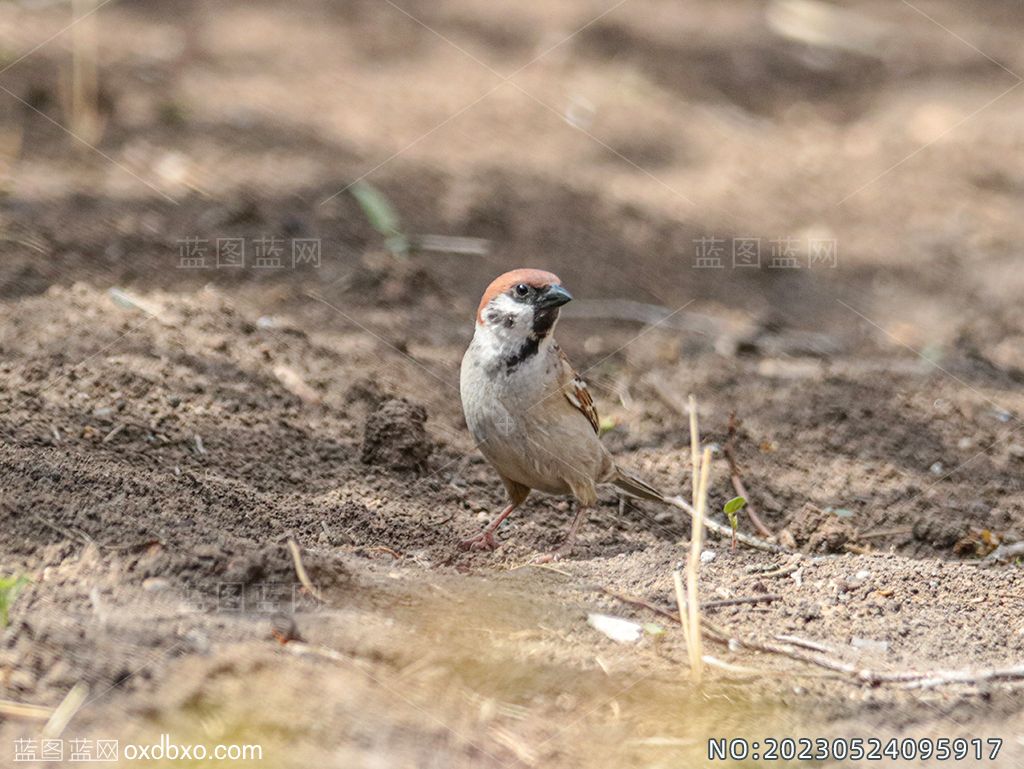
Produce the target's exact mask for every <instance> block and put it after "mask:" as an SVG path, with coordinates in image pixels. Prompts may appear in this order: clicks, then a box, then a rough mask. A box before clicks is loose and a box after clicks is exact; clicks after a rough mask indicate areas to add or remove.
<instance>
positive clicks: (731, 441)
mask: <svg viewBox="0 0 1024 769" xmlns="http://www.w3.org/2000/svg"><path fill="white" fill-rule="evenodd" d="M736 427H737V421H736V412H735V411H734V412H733V413H731V414H730V415H729V434H728V438H726V441H725V446H724V449H723V450H724V452H725V458H726V460H727V461H728V462H729V475H730V477H731V479H732V487H733V489H735V490H736V494H737V496H740V497H743V499H745V500H746V502H747V504H746V507H745V508H744V509H745V510H746V513H747V515H748V516H749V517H750V522H751V523H752V524H754V528H755V529H757V530H758V532H759V533H760V534H761V536H763V537H774V536H775V532H773V531H772V530H771V529H769V528H768V527H767V526H766V525H765V523H764V521H762V520H761V517H760V516H759V515H758V514H757V508H756V507H755V506H754V502H753V500H751V499H750V495H749V494H748V493H747V489H746V487H745V486H744V485H743V478H742V477H740V469H739V464H738V463H737V462H736Z"/></svg>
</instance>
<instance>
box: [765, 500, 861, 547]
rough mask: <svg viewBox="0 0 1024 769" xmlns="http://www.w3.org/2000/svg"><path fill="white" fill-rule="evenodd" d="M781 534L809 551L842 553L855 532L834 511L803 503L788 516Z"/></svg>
mask: <svg viewBox="0 0 1024 769" xmlns="http://www.w3.org/2000/svg"><path fill="white" fill-rule="evenodd" d="M787 535H788V536H787ZM783 536H784V537H785V538H786V539H789V538H792V544H794V545H795V546H799V547H801V548H803V549H804V550H806V551H807V552H809V553H842V552H844V547H845V545H846V543H847V542H850V541H851V540H853V539H854V537H855V536H856V532H855V531H854V529H853V527H852V526H850V525H849V524H848V523H846V522H845V521H844V520H843V519H842V518H841V517H840V516H839V515H838V514H837V513H836V512H835V511H833V510H822V509H821V508H819V507H818V506H817V505H812V504H805V505H804V506H803V507H802V508H800V510H798V511H797V512H795V513H794V514H793V515H791V516H790V517H789V520H788V521H787V522H786V528H785V529H783Z"/></svg>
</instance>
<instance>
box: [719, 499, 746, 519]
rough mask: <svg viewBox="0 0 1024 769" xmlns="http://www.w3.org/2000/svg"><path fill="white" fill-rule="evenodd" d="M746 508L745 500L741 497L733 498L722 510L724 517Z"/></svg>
mask: <svg viewBox="0 0 1024 769" xmlns="http://www.w3.org/2000/svg"><path fill="white" fill-rule="evenodd" d="M746 506H747V500H745V499H744V498H743V497H733V498H732V499H730V500H729V501H728V502H726V503H725V507H724V508H722V509H723V510H724V511H725V514H726V515H735V514H736V513H738V512H739V511H740V510H742V509H743V508H744V507H746Z"/></svg>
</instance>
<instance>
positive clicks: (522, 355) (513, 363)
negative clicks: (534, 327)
mask: <svg viewBox="0 0 1024 769" xmlns="http://www.w3.org/2000/svg"><path fill="white" fill-rule="evenodd" d="M538 350H540V337H538V336H536V335H535V334H531V335H530V337H529V338H528V339H527V340H526V341H525V342H523V346H522V347H520V348H519V350H518V351H517V352H516V353H515V354H514V355H510V356H509V357H508V358H506V359H505V373H506V374H511V373H512V372H513V371H515V370H516V368H518V367H519V365H520V364H521V363H523V362H525V361H528V360H529V359H530V358H532V357H533V356H534V355H536V354H537V351H538Z"/></svg>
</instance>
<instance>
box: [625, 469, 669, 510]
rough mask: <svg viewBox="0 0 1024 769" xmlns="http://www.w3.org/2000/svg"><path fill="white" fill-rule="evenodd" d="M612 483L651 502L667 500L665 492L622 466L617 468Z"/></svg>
mask: <svg viewBox="0 0 1024 769" xmlns="http://www.w3.org/2000/svg"><path fill="white" fill-rule="evenodd" d="M612 483H613V484H615V485H616V486H618V487H619V488H620V489H622V490H623V491H625V492H626V493H627V494H632V495H633V496H634V497H639V498H640V499H647V500H650V501H651V502H664V501H665V495H664V494H662V493H661V492H660V491H658V490H657V489H656V488H654V487H653V486H651V484H649V483H647V482H645V481H642V480H640V479H639V478H637V477H636V476H635V475H633V474H632V473H628V472H626V471H625V470H623V469H622V468H621V467H617V468H615V477H614V478H613V479H612Z"/></svg>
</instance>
